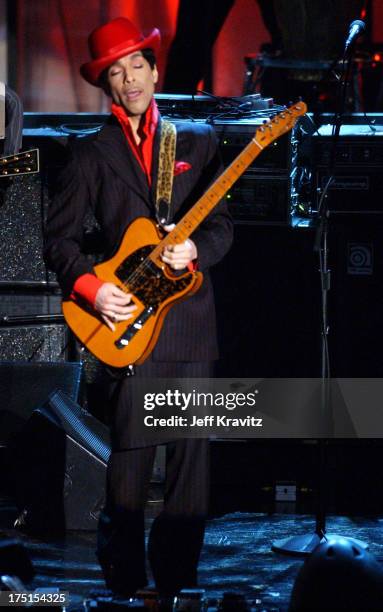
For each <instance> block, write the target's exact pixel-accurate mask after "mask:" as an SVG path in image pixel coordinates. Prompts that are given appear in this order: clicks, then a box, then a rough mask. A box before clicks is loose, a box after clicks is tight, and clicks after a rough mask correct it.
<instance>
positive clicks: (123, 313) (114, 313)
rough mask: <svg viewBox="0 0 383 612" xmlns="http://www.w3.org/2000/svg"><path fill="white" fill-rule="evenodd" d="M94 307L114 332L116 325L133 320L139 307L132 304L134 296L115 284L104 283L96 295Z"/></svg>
mask: <svg viewBox="0 0 383 612" xmlns="http://www.w3.org/2000/svg"><path fill="white" fill-rule="evenodd" d="M94 307H95V309H96V310H97V312H99V313H100V314H101V317H102V319H103V320H104V321H105V323H106V325H107V326H108V327H109V329H111V330H112V331H114V330H115V329H116V327H115V325H114V323H116V322H118V321H127V320H128V319H131V318H132V316H133V315H132V314H131V313H132V312H133V311H134V310H136V308H137V306H136V305H135V304H133V303H132V294H131V293H125V291H122V289H119V288H118V287H117V286H116V285H114V284H113V283H104V284H103V285H101V287H100V289H99V290H98V291H97V293H96V299H95V302H94Z"/></svg>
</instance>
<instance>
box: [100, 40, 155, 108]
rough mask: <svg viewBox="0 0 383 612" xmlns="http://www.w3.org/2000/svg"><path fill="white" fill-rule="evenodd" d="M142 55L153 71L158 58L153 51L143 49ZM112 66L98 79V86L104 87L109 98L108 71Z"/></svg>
mask: <svg viewBox="0 0 383 612" xmlns="http://www.w3.org/2000/svg"><path fill="white" fill-rule="evenodd" d="M141 53H142V57H143V58H144V59H146V61H147V62H148V64H149V66H150V68H151V69H152V70H153V68H154V66H155V65H156V56H155V54H154V51H153V49H149V48H147V49H141ZM109 68H110V66H107V68H105V69H104V70H103V71H102V72H101V74H100V76H99V77H98V81H97V83H98V85H99V86H100V87H102V89H103V90H104V91H105V93H106V94H107V95H108V96H109V95H110V91H109V82H108V70H109Z"/></svg>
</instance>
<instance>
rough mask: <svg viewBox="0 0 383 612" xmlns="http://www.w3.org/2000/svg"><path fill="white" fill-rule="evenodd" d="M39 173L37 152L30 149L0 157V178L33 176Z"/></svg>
mask: <svg viewBox="0 0 383 612" xmlns="http://www.w3.org/2000/svg"><path fill="white" fill-rule="evenodd" d="M38 171H39V150H38V149H30V150H29V151H21V152H20V153H15V154H14V155H7V156H6V157H0V178H2V177H10V176H19V175H21V174H33V173H35V172H38Z"/></svg>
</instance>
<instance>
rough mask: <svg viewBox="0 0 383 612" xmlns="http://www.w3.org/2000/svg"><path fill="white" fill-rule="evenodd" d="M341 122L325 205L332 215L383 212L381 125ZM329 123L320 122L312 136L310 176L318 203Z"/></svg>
mask: <svg viewBox="0 0 383 612" xmlns="http://www.w3.org/2000/svg"><path fill="white" fill-rule="evenodd" d="M360 121H361V122H363V123H362V124H361V125H343V126H342V128H341V132H340V141H339V143H338V146H337V150H336V156H335V161H336V169H335V175H334V180H333V182H332V184H331V186H330V188H329V191H328V207H329V210H330V212H331V213H335V214H348V213H350V214H378V215H381V214H383V203H382V202H383V200H382V196H383V174H382V166H383V125H379V124H376V125H373V126H372V128H371V127H369V126H368V125H366V121H365V119H364V118H360ZM331 132H332V125H323V126H322V127H320V128H319V130H318V131H317V132H316V133H315V134H314V135H313V137H312V160H313V169H314V172H313V179H314V189H315V192H316V196H315V197H314V205H316V206H317V205H318V201H319V198H320V193H321V190H322V189H323V187H324V186H325V184H326V182H327V178H328V164H329V160H330V156H331V151H332V139H331Z"/></svg>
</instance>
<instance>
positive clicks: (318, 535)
mask: <svg viewBox="0 0 383 612" xmlns="http://www.w3.org/2000/svg"><path fill="white" fill-rule="evenodd" d="M352 50H353V45H352V44H350V45H346V49H345V51H344V55H343V70H342V72H341V74H340V76H339V85H340V90H339V94H338V103H337V109H336V112H335V115H334V124H333V131H332V146H331V155H330V159H329V169H328V179H327V182H326V184H325V186H324V188H323V190H322V193H321V197H320V200H319V205H318V212H317V218H318V224H317V229H316V234H315V241H314V252H317V253H318V255H319V273H320V279H321V291H322V300H321V307H322V325H321V338H322V356H321V379H322V386H321V417H322V418H321V423H322V424H323V425H325V424H326V425H327V427H325V430H327V431H329V432H330V431H331V430H332V427H333V423H332V414H331V402H330V397H331V377H330V359H329V350H328V336H329V326H328V292H329V290H330V287H331V275H330V274H331V273H330V269H329V268H328V260H329V247H328V233H329V223H328V222H329V216H330V211H329V209H328V206H327V192H328V190H329V188H330V186H331V184H332V182H333V180H334V174H335V168H336V151H337V146H338V143H339V135H340V128H341V125H342V119H343V115H344V112H345V108H346V97H347V89H348V86H349V84H350V77H351V70H352ZM326 447H327V440H326V439H324V438H319V439H318V454H319V457H318V460H319V466H318V467H319V469H318V493H317V508H316V516H315V532H314V533H309V534H304V535H299V536H292V537H288V538H283V539H281V540H276V541H275V542H273V544H272V546H271V549H272V550H273V551H274V552H279V553H283V554H286V555H291V556H308V555H310V554H311V553H312V552H313V550H314V549H315V548H316V547H317V546H318V545H319V544H321V543H322V542H326V541H327V540H330V539H334V538H336V539H339V538H340V537H343V536H340V535H337V534H331V535H329V534H327V533H326V474H327V470H326ZM344 539H347V540H348V541H351V542H352V543H353V544H356V545H358V546H360V547H362V548H363V549H367V548H368V544H366V543H365V542H362V541H361V540H357V539H355V538H344Z"/></svg>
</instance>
